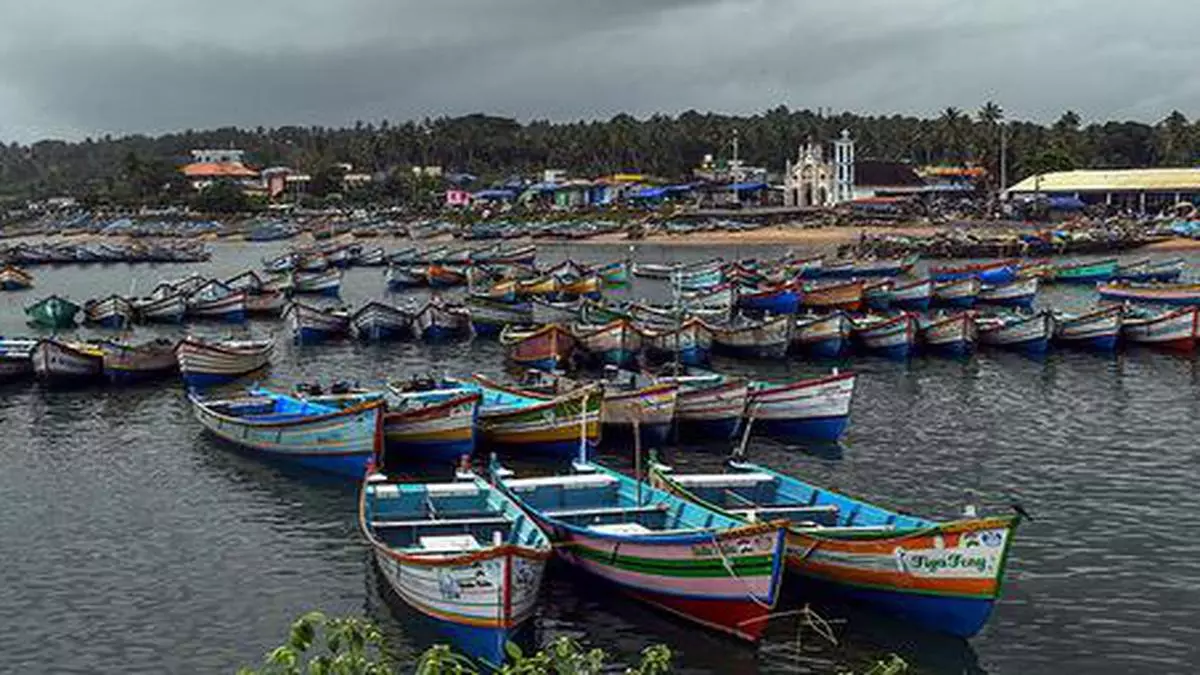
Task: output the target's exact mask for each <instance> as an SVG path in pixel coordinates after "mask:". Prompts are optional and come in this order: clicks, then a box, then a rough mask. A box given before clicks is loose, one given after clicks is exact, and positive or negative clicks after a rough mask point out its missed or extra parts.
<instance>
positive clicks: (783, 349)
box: [708, 316, 792, 359]
mask: <svg viewBox="0 0 1200 675" xmlns="http://www.w3.org/2000/svg"><path fill="white" fill-rule="evenodd" d="M708 328H709V330H710V331H711V332H712V336H713V348H714V349H715V350H717V351H719V352H723V353H726V354H730V355H734V356H746V357H750V358H768V359H770V358H783V357H784V356H786V355H787V350H788V346H789V345H790V344H791V341H792V317H790V316H780V317H776V318H773V319H769V320H766V321H763V322H757V323H754V324H750V325H747V326H743V327H737V328H734V327H729V328H727V327H723V326H709V327H708Z"/></svg>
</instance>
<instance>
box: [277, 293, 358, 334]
mask: <svg viewBox="0 0 1200 675" xmlns="http://www.w3.org/2000/svg"><path fill="white" fill-rule="evenodd" d="M284 318H286V319H287V320H288V322H289V324H290V325H291V327H292V339H293V340H294V341H295V342H296V343H297V344H302V345H304V344H313V343H317V342H324V341H326V340H334V339H337V338H341V337H346V336H347V335H348V334H349V333H350V314H349V313H348V312H346V311H345V310H343V309H335V308H319V307H313V306H312V305H306V304H304V303H302V302H293V303H291V304H290V305H288V308H287V310H285V311H284Z"/></svg>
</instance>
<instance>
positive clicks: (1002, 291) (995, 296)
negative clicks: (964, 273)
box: [978, 277, 1041, 308]
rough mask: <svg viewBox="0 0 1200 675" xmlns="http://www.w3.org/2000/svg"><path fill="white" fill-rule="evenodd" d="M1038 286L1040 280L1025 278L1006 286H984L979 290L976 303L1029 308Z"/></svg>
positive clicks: (1031, 305)
mask: <svg viewBox="0 0 1200 675" xmlns="http://www.w3.org/2000/svg"><path fill="white" fill-rule="evenodd" d="M1039 285H1041V279H1039V278H1038V277H1026V278H1023V279H1017V280H1016V281H1010V282H1008V283H1006V284H996V285H987V284H985V285H984V286H983V287H982V288H981V289H980V290H979V298H978V301H979V302H980V303H981V304H987V305H1001V306H1005V307H1024V308H1030V307H1033V301H1034V300H1035V299H1036V298H1037V293H1038V286H1039Z"/></svg>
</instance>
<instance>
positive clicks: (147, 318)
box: [133, 293, 187, 323]
mask: <svg viewBox="0 0 1200 675" xmlns="http://www.w3.org/2000/svg"><path fill="white" fill-rule="evenodd" d="M133 309H134V314H135V316H136V317H137V319H138V321H141V322H143V323H179V322H181V321H183V317H184V315H185V314H187V302H186V301H184V299H183V296H182V295H180V294H179V293H169V294H164V295H162V296H160V297H157V298H153V297H151V298H139V299H137V300H134V301H133Z"/></svg>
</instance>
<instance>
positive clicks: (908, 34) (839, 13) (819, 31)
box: [0, 0, 1200, 143]
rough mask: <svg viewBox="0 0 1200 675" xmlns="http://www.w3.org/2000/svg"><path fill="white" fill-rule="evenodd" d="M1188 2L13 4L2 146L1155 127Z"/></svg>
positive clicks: (1186, 35)
mask: <svg viewBox="0 0 1200 675" xmlns="http://www.w3.org/2000/svg"><path fill="white" fill-rule="evenodd" d="M1196 26H1200V3H1187V2H1179V1H1178V0H1169V1H1168V0H1139V1H1138V2H1136V3H1130V2H1128V0H974V1H972V2H964V1H963V0H604V1H603V2H601V1H599V0H423V1H420V2H412V1H410V0H258V1H257V2H246V1H245V0H200V1H199V2H197V1H196V0H187V1H184V0H91V1H89V0H0V141H5V142H12V141H18V142H22V143H27V142H31V141H35V140H40V139H45V138H66V139H72V140H78V139H82V138H84V137H87V136H93V137H98V136H102V135H104V134H113V135H121V134H128V133H162V132H169V131H181V130H184V129H188V128H192V129H206V128H213V127H219V126H229V125H237V126H243V127H256V126H267V127H271V126H282V125H289V124H298V125H313V124H320V125H327V126H343V125H352V124H353V123H354V122H355V121H356V120H364V121H379V120H382V119H388V120H391V121H400V120H406V119H413V118H421V117H425V116H440V115H461V114H469V113H473V112H484V113H489V114H496V115H504V116H511V117H515V118H518V119H520V120H529V119H551V120H556V121H564V120H574V119H587V118H608V117H611V116H612V115H615V114H617V113H621V112H626V113H630V114H634V115H637V116H639V117H640V116H646V115H650V114H654V113H660V112H661V113H668V114H677V113H679V112H682V111H685V110H688V109H696V110H700V111H717V112H724V113H753V112H757V111H762V110H765V109H768V108H772V107H775V106H778V105H787V106H789V107H791V108H793V109H800V108H810V109H816V108H818V107H820V108H826V109H832V110H834V111H841V110H848V111H852V112H859V113H871V114H892V113H903V114H918V115H930V116H933V115H936V114H937V113H938V111H940V110H942V109H944V108H945V107H947V106H955V107H959V108H962V109H965V110H968V111H974V110H976V109H978V107H979V106H980V105H981V104H982V103H983V102H984V101H987V100H989V99H990V100H995V101H997V102H998V103H1000V104H1001V106H1002V107H1003V108H1004V109H1005V111H1006V113H1007V115H1008V116H1009V117H1010V118H1018V119H1032V120H1037V121H1052V120H1054V119H1056V118H1057V117H1058V116H1059V114H1061V112H1062V111H1063V110H1066V109H1073V110H1075V111H1077V112H1078V113H1079V114H1080V115H1081V116H1082V117H1083V118H1084V120H1085V121H1090V120H1109V119H1136V120H1141V121H1146V122H1155V121H1157V120H1159V119H1161V118H1162V117H1165V116H1166V115H1167V114H1168V113H1169V112H1171V111H1172V110H1174V109H1178V110H1181V111H1182V112H1183V113H1184V114H1185V115H1188V117H1189V118H1192V117H1195V116H1196V115H1197V114H1200V113H1196V111H1197V110H1198V109H1200V69H1198V68H1196V67H1195V64H1197V63H1200V39H1197V38H1196V28H1195V27H1196Z"/></svg>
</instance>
